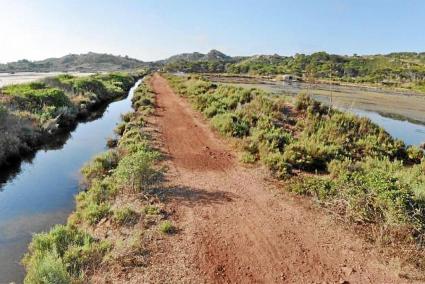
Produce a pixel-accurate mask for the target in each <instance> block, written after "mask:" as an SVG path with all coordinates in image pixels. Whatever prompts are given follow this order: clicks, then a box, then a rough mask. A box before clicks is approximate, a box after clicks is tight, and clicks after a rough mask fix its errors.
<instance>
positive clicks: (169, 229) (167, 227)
mask: <svg viewBox="0 0 425 284" xmlns="http://www.w3.org/2000/svg"><path fill="white" fill-rule="evenodd" d="M159 230H160V231H161V232H162V233H164V234H172V233H174V231H175V230H176V228H175V227H174V225H173V223H171V221H169V220H166V221H164V222H162V223H161V225H160V226H159Z"/></svg>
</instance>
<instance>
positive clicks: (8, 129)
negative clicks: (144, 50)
mask: <svg viewBox="0 0 425 284" xmlns="http://www.w3.org/2000/svg"><path fill="white" fill-rule="evenodd" d="M140 75H141V74H130V73H110V74H96V75H92V76H88V77H74V76H71V75H59V76H57V77H52V78H47V79H45V80H43V81H39V82H33V83H28V84H18V85H10V86H6V87H4V88H2V89H0V130H1V133H2V135H0V145H1V147H0V165H4V164H5V163H6V162H7V159H9V158H12V157H19V156H20V155H22V154H24V153H26V152H29V151H32V150H34V149H35V148H36V147H37V146H39V145H40V144H42V142H43V140H46V139H49V137H50V136H51V135H54V134H55V133H56V132H58V131H59V130H61V129H66V128H68V127H70V126H72V125H74V124H75V123H76V122H77V119H78V118H81V117H84V116H88V115H90V112H91V111H93V110H94V108H95V107H97V106H98V105H100V104H102V103H106V102H107V101H110V100H112V99H114V98H118V97H120V96H123V95H125V94H126V93H127V92H128V90H129V89H130V88H131V86H133V84H134V83H135V81H136V79H137V78H138V77H140Z"/></svg>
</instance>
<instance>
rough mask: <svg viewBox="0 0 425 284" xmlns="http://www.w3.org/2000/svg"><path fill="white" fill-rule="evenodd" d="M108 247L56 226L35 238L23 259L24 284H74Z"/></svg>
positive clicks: (74, 231)
mask: <svg viewBox="0 0 425 284" xmlns="http://www.w3.org/2000/svg"><path fill="white" fill-rule="evenodd" d="M108 250H109V244H107V243H105V242H98V241H96V240H95V239H94V238H93V237H91V236H90V235H89V234H87V233H84V232H82V231H80V230H78V229H77V228H75V227H72V226H64V225H57V226H55V227H53V228H52V229H51V230H50V232H48V233H41V234H36V235H35V236H34V237H33V240H32V242H31V244H30V246H29V252H28V253H27V254H26V255H25V257H24V259H23V264H24V265H25V268H26V269H27V276H26V278H25V283H75V281H78V280H80V279H81V277H82V276H83V275H82V271H84V270H85V269H86V268H88V267H89V266H90V265H93V264H95V263H97V262H99V261H100V260H101V259H102V258H103V256H104V255H105V253H106V252H107V251H108Z"/></svg>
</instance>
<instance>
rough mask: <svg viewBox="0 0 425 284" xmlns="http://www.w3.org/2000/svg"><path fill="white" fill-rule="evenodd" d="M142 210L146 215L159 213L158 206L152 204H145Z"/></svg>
mask: <svg viewBox="0 0 425 284" xmlns="http://www.w3.org/2000/svg"><path fill="white" fill-rule="evenodd" d="M143 211H144V212H145V214H147V215H158V214H159V213H160V210H159V208H158V207H156V206H153V205H147V206H145V208H144V209H143Z"/></svg>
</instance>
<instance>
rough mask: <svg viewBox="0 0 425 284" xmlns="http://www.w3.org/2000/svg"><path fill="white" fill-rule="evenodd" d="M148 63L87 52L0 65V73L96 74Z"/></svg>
mask: <svg viewBox="0 0 425 284" xmlns="http://www.w3.org/2000/svg"><path fill="white" fill-rule="evenodd" d="M148 65H149V63H146V62H143V61H140V60H137V59H134V58H129V57H127V56H115V55H110V54H100V53H94V52H89V53H87V54H69V55H66V56H63V57H60V58H48V59H44V60H40V61H28V60H25V59H24V60H19V61H16V62H11V63H7V64H0V72H66V71H67V72H96V71H118V70H126V69H133V68H139V67H145V66H148Z"/></svg>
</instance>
